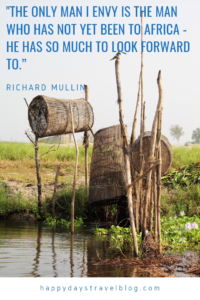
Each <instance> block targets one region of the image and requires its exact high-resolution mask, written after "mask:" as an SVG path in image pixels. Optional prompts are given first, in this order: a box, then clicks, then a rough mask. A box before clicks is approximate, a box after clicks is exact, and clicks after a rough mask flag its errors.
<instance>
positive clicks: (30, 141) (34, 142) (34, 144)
mask: <svg viewBox="0 0 200 300" xmlns="http://www.w3.org/2000/svg"><path fill="white" fill-rule="evenodd" d="M25 135H26V136H27V138H28V139H29V140H30V142H31V143H32V144H33V145H35V146H36V144H35V142H34V141H33V140H32V138H31V137H30V136H29V134H28V133H27V132H26V131H25Z"/></svg>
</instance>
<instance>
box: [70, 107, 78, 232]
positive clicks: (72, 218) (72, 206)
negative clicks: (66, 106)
mask: <svg viewBox="0 0 200 300" xmlns="http://www.w3.org/2000/svg"><path fill="white" fill-rule="evenodd" d="M70 110H71V120H72V132H73V137H74V143H75V146H76V162H75V170H74V182H73V193H72V202H71V233H72V234H73V233H74V202H75V188H76V177H77V167H78V154H79V151H78V145H77V141H76V136H75V132H74V117H73V111H72V105H71V103H70Z"/></svg>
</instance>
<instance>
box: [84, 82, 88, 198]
mask: <svg viewBox="0 0 200 300" xmlns="http://www.w3.org/2000/svg"><path fill="white" fill-rule="evenodd" d="M85 101H89V88H88V86H87V85H85ZM84 146H85V187H86V189H87V193H88V148H89V132H88V131H85V132H84Z"/></svg>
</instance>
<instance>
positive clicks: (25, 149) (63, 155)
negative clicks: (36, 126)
mask: <svg viewBox="0 0 200 300" xmlns="http://www.w3.org/2000/svg"><path fill="white" fill-rule="evenodd" d="M49 148H50V146H48V145H39V153H40V155H42V154H43V153H45V152H47V151H48V150H49ZM54 149H57V145H56V146H55V147H53V148H52V149H51V150H54ZM30 156H33V157H34V156H35V151H34V146H33V145H32V144H30V143H13V142H0V160H4V161H5V160H9V161H17V160H25V159H26V160H32V158H31V157H30ZM91 156H92V146H91V145H90V146H89V151H88V159H89V162H90V160H91ZM75 158H76V151H75V147H70V146H69V147H63V146H60V147H59V149H58V151H53V152H51V153H49V154H47V155H43V156H42V157H41V159H40V160H41V161H48V160H51V161H53V160H59V161H61V162H63V161H69V160H72V161H75ZM84 159H85V148H84V147H83V146H80V147H79V163H83V162H84Z"/></svg>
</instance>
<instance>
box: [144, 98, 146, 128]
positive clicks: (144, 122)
mask: <svg viewBox="0 0 200 300" xmlns="http://www.w3.org/2000/svg"><path fill="white" fill-rule="evenodd" d="M145 104H146V102H145V101H144V103H143V132H145V131H146V126H145Z"/></svg>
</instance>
